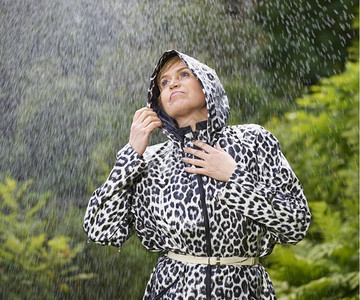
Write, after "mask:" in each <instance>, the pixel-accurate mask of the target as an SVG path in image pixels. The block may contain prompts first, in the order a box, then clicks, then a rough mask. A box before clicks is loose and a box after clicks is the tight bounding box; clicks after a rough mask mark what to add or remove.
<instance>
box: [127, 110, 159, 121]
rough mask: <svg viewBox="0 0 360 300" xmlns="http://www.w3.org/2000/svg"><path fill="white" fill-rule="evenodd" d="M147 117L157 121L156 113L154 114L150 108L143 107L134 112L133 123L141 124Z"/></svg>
mask: <svg viewBox="0 0 360 300" xmlns="http://www.w3.org/2000/svg"><path fill="white" fill-rule="evenodd" d="M148 117H152V118H156V119H159V117H158V115H157V113H156V112H154V111H153V110H152V109H151V108H148V107H143V108H141V109H139V110H137V111H136V112H135V114H134V118H133V122H134V123H142V122H144V120H145V119H147V118H148ZM159 120H160V119H159Z"/></svg>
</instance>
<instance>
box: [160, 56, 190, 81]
mask: <svg viewBox="0 0 360 300" xmlns="http://www.w3.org/2000/svg"><path fill="white" fill-rule="evenodd" d="M183 69H189V68H188V67H187V65H185V64H184V62H183V61H182V60H180V61H177V62H175V63H173V64H172V65H171V66H169V67H168V68H166V69H165V70H163V72H161V76H160V79H161V78H162V77H165V76H167V75H169V74H171V73H172V72H175V73H176V72H178V71H182V70H183Z"/></svg>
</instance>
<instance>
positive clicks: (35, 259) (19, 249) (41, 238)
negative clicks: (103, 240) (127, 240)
mask: <svg viewBox="0 0 360 300" xmlns="http://www.w3.org/2000/svg"><path fill="white" fill-rule="evenodd" d="M31 183H32V181H31V180H28V181H26V182H23V183H21V184H19V183H18V182H16V181H15V180H13V179H11V178H6V179H5V180H4V182H1V183H0V242H1V243H0V265H1V267H0V273H1V280H0V295H1V298H3V299H37V298H38V297H39V296H41V297H42V298H43V299H57V298H63V297H64V296H66V295H67V294H69V292H70V286H71V284H72V283H74V282H76V281H80V280H84V279H90V278H93V277H94V274H89V273H79V268H78V266H76V265H74V264H72V261H73V259H74V258H75V257H76V256H77V255H78V254H79V253H81V252H82V250H83V246H82V245H81V244H77V245H75V246H74V247H71V246H70V241H71V238H70V237H68V236H64V235H58V236H53V237H51V238H50V237H49V236H47V234H46V232H47V228H48V225H49V222H48V221H46V220H42V219H39V211H40V209H42V208H43V207H44V205H45V204H46V203H47V200H48V199H49V198H50V196H51V195H50V194H49V193H46V194H42V195H31V193H28V190H29V189H28V188H29V185H30V184H31ZM32 196H33V197H32ZM31 202H34V203H31ZM39 294H40V295H39Z"/></svg>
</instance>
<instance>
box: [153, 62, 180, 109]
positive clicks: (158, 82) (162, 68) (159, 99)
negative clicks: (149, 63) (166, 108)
mask: <svg viewBox="0 0 360 300" xmlns="http://www.w3.org/2000/svg"><path fill="white" fill-rule="evenodd" d="M179 61H182V60H181V58H180V57H179V56H177V55H176V56H174V57H172V58H170V59H169V60H167V61H166V62H165V64H164V65H163V66H162V67H161V69H160V71H159V73H158V74H157V76H156V83H157V86H158V88H159V91H160V93H161V84H160V78H161V75H162V74H164V72H166V71H167V70H169V69H170V68H171V67H172V66H173V65H174V64H176V63H177V62H179ZM158 105H159V107H162V103H161V96H160V95H159V98H158Z"/></svg>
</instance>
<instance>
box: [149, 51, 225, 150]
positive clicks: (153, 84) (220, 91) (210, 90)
mask: <svg viewBox="0 0 360 300" xmlns="http://www.w3.org/2000/svg"><path fill="white" fill-rule="evenodd" d="M176 55H177V56H179V57H180V59H181V60H182V61H183V62H184V63H185V65H187V67H188V68H189V69H190V70H191V72H192V73H193V74H194V76H195V77H196V78H197V79H198V80H199V82H200V85H201V87H202V89H203V92H204V94H205V100H206V103H207V110H208V119H207V138H208V140H207V142H208V143H209V144H211V145H213V144H214V143H215V142H216V140H217V135H218V134H220V133H221V132H222V130H223V128H224V127H225V125H226V124H227V121H228V118H229V114H230V108H229V103H228V98H227V96H226V93H225V90H224V88H223V86H222V84H221V82H220V80H219V78H218V76H217V75H216V73H215V71H214V70H213V69H211V68H210V67H208V66H207V65H205V64H203V63H201V62H199V61H198V60H196V59H195V58H192V57H190V56H188V55H186V54H183V53H181V52H178V51H176V50H168V51H166V52H164V54H163V55H162V56H161V58H160V59H159V61H158V63H157V65H156V66H155V69H154V72H153V73H152V75H151V78H150V87H149V90H148V98H147V101H148V107H150V108H152V109H153V110H154V111H155V112H156V113H157V114H158V116H159V118H160V119H161V121H162V122H163V128H162V130H163V132H164V134H165V135H166V136H167V137H168V138H170V139H172V140H175V141H180V142H181V141H182V136H181V133H180V131H179V128H177V126H176V123H175V121H174V120H173V119H172V118H171V117H169V116H168V115H167V114H166V112H165V111H164V110H163V109H162V108H161V107H159V105H158V98H159V95H160V90H159V87H158V85H157V75H158V73H159V71H160V69H161V68H162V67H163V65H164V64H165V62H166V61H167V60H169V59H170V58H172V57H174V56H176Z"/></svg>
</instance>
